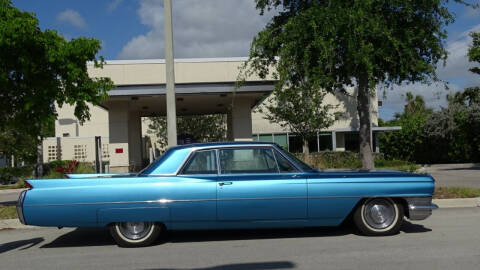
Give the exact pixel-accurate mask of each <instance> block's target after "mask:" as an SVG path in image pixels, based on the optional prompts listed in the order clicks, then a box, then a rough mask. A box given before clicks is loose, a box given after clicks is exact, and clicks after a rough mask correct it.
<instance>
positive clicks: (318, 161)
mask: <svg viewBox="0 0 480 270" xmlns="http://www.w3.org/2000/svg"><path fill="white" fill-rule="evenodd" d="M295 155H296V156H297V157H298V158H299V159H301V160H303V161H304V162H305V163H307V164H309V165H311V166H312V167H314V168H317V169H332V168H345V169H360V168H361V167H362V160H361V159H360V154H359V153H356V152H350V151H344V152H334V151H323V152H315V153H310V154H309V155H307V156H305V155H304V154H295ZM374 158H375V167H376V168H378V169H394V170H403V171H415V170H417V169H418V168H419V166H418V165H415V164H413V163H410V162H408V161H404V160H386V159H385V157H384V155H383V154H382V153H374Z"/></svg>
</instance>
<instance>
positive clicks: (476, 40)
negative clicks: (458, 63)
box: [468, 33, 480, 75]
mask: <svg viewBox="0 0 480 270" xmlns="http://www.w3.org/2000/svg"><path fill="white" fill-rule="evenodd" d="M470 36H471V37H472V39H473V40H472V46H470V48H469V49H468V60H469V61H470V62H477V64H480V33H471V34H470ZM470 71H471V72H473V73H476V74H478V75H480V67H478V66H476V67H472V68H471V69H470Z"/></svg>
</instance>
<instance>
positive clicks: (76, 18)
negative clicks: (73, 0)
mask: <svg viewBox="0 0 480 270" xmlns="http://www.w3.org/2000/svg"><path fill="white" fill-rule="evenodd" d="M57 21H59V22H63V23H68V24H71V25H73V26H75V27H77V28H79V29H85V28H86V27H87V24H86V23H85V20H84V19H83V17H82V15H80V13H78V12H77V11H75V10H73V9H66V10H64V11H62V12H60V13H59V14H58V15H57Z"/></svg>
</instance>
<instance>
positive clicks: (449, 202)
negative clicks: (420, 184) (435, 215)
mask: <svg viewBox="0 0 480 270" xmlns="http://www.w3.org/2000/svg"><path fill="white" fill-rule="evenodd" d="M432 202H433V203H434V204H436V205H438V207H439V208H456V207H480V197H478V198H466V199H434V200H432Z"/></svg>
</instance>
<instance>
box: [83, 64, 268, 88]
mask: <svg viewBox="0 0 480 270" xmlns="http://www.w3.org/2000/svg"><path fill="white" fill-rule="evenodd" d="M245 60H246V58H243V57H234V58H219V59H215V58H214V59H208V58H206V59H175V83H206V82H218V83H220V82H235V81H237V76H238V71H239V68H240V67H241V66H242V65H243V63H244V61H245ZM88 73H89V74H90V76H92V77H110V78H111V79H112V80H113V82H114V83H115V84H116V85H118V86H121V85H148V84H164V83H165V62H164V61H163V60H156V59H152V60H111V61H107V65H104V67H103V69H98V68H95V67H94V66H93V64H90V65H89V66H88ZM247 80H248V81H263V80H262V79H260V78H259V77H257V76H249V77H248V78H247ZM267 80H273V77H271V76H270V77H268V78H267Z"/></svg>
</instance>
